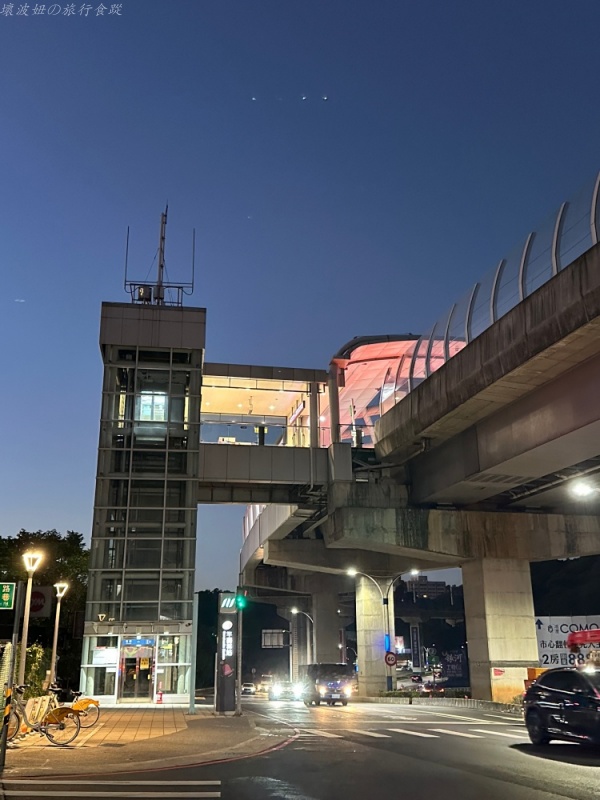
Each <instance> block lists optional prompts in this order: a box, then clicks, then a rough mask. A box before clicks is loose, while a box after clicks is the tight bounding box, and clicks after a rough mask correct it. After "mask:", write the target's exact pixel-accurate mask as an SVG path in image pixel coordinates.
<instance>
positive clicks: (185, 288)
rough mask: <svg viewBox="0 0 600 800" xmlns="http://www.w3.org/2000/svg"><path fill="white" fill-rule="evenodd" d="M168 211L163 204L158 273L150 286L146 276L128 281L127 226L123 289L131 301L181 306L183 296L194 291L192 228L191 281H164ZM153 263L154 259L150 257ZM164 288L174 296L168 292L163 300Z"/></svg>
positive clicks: (194, 236)
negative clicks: (172, 290) (141, 279)
mask: <svg viewBox="0 0 600 800" xmlns="http://www.w3.org/2000/svg"><path fill="white" fill-rule="evenodd" d="M168 212H169V204H168V203H167V205H166V206H165V210H164V211H163V213H162V214H161V215H160V237H159V240H158V275H157V280H156V284H155V285H154V286H152V285H151V284H149V283H148V282H147V281H148V277H146V280H145V281H143V282H142V281H130V280H129V279H128V277H127V266H128V262H129V228H127V241H126V244H125V290H126V291H127V292H129V294H130V295H131V300H132V302H133V303H144V304H145V305H152V304H154V305H157V306H165V305H166V306H182V305H183V296H184V295H191V294H193V292H194V270H195V263H196V230H195V229H194V232H193V236H192V281H191V283H189V282H179V281H177V282H176V283H172V282H171V281H169V280H168V275H167V282H166V283H165V269H166V267H165V243H166V238H167V214H168ZM152 263H154V259H152ZM165 289H169V290H170V289H174V290H175V291H176V293H177V294H176V296H175V297H172V295H171V293H170V292H169V296H168V299H167V300H165Z"/></svg>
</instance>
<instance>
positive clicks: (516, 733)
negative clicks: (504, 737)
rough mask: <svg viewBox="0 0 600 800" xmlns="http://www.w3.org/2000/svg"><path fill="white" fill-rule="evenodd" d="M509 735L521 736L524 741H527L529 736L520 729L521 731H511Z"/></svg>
mask: <svg viewBox="0 0 600 800" xmlns="http://www.w3.org/2000/svg"><path fill="white" fill-rule="evenodd" d="M511 733H514V735H515V736H523V737H524V738H525V739H529V734H528V733H527V731H524V730H523V729H522V728H521V730H518V731H517V730H514V729H513V730H511Z"/></svg>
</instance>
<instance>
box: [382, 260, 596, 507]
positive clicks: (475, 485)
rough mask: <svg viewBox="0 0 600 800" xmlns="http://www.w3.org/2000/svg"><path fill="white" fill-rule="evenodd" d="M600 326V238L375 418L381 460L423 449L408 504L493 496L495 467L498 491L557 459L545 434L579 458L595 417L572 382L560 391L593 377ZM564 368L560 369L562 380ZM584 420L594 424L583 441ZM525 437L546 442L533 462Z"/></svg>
mask: <svg viewBox="0 0 600 800" xmlns="http://www.w3.org/2000/svg"><path fill="white" fill-rule="evenodd" d="M599 334H600V244H599V245H596V246H595V247H593V248H592V249H591V250H589V251H588V252H587V253H585V254H584V255H583V256H581V257H580V258H579V259H577V261H575V262H574V263H573V264H572V265H571V266H570V267H569V269H566V270H563V271H562V272H560V273H559V274H558V275H557V276H556V277H554V278H553V279H552V280H550V281H549V282H548V283H546V284H544V285H543V286H542V287H541V288H540V289H539V290H538V291H536V292H534V294H532V295H531V296H530V297H528V298H527V299H526V300H524V301H523V302H521V303H519V304H518V305H517V306H515V308H513V309H512V310H511V311H510V312H509V313H508V314H506V315H505V316H503V317H502V318H501V319H500V320H499V321H498V322H496V323H495V324H494V325H493V326H492V327H491V328H488V329H487V330H486V331H485V332H484V333H482V334H481V335H480V336H478V337H477V338H476V339H475V340H474V341H473V342H471V343H470V344H469V345H468V347H466V348H464V349H463V350H462V351H461V352H459V353H457V354H456V355H455V356H454V357H453V358H451V359H450V360H449V361H448V362H447V363H446V364H445V365H444V366H443V367H441V368H440V369H439V370H437V371H436V372H435V373H433V374H432V375H430V376H429V377H428V379H427V380H426V381H423V382H422V383H421V384H420V385H419V386H417V387H415V388H414V389H413V391H412V392H411V393H410V394H409V395H408V396H407V397H406V398H404V400H402V401H401V402H400V403H398V404H397V405H396V406H394V407H393V408H392V409H390V410H389V411H388V412H387V413H386V414H384V415H383V417H382V418H381V419H380V420H379V421H378V422H377V423H376V426H375V431H376V451H377V454H378V455H379V456H380V458H382V459H384V460H385V461H388V462H390V463H394V462H396V463H397V462H402V461H404V460H406V458H409V457H412V456H414V455H415V446H416V445H418V444H419V443H425V444H426V446H427V448H428V452H426V453H424V454H423V455H420V456H417V457H416V458H415V459H414V462H413V463H412V464H411V477H412V483H413V491H412V495H411V497H412V498H413V499H414V500H415V502H417V503H420V502H433V501H440V502H452V500H453V499H454V497H456V501H457V502H474V501H477V500H479V499H481V498H485V497H488V496H491V495H492V494H497V493H498V485H499V484H498V476H497V475H496V474H495V473H496V472H498V471H500V470H501V471H502V472H503V477H504V478H505V481H504V483H503V484H502V487H501V490H504V489H506V488H509V487H510V486H511V485H514V486H517V485H519V483H520V480H521V478H522V477H523V476H525V477H534V476H536V477H539V476H541V475H545V474H548V473H549V472H551V471H552V469H553V467H554V464H555V463H557V464H560V458H558V457H557V448H556V447H554V449H552V448H553V446H552V443H551V440H552V439H553V438H558V439H560V438H561V437H564V436H567V435H569V436H570V441H567V440H566V439H565V440H563V442H562V448H560V449H561V451H562V457H563V459H564V458H567V459H568V458H569V457H572V458H573V459H577V458H578V456H577V455H575V454H574V453H575V452H580V453H581V454H582V458H581V459H580V460H583V459H584V458H585V457H586V454H587V453H586V447H587V450H588V451H589V447H590V446H591V444H593V442H594V441H597V433H598V430H597V427H598V419H597V416H598V415H597V414H596V415H595V416H594V411H593V410H590V408H589V403H588V407H585V398H581V397H576V394H577V393H576V391H575V387H574V385H571V397H570V398H569V396H568V394H565V389H568V385H569V383H571V381H572V380H573V381H577V380H579V381H583V383H584V384H585V382H586V381H590V380H591V381H592V383H593V384H594V385H595V384H596V383H598V381H599V380H600V378H599V376H598V371H599V369H600V364H599V363H597V362H596V361H594V362H590V364H584V362H586V361H588V360H589V359H593V357H594V356H598V355H599V354H600V335H599ZM579 365H582V366H579ZM575 367H578V369H579V371H578V372H575V371H574V368H575ZM567 372H569V377H566V378H565V379H564V380H563V381H562V382H561V380H560V378H561V376H564V375H565V373H567ZM578 376H579V377H578ZM549 384H551V386H548V385H549ZM542 386H543V387H544V389H543V390H541V391H539V392H538V393H537V395H536V394H535V391H536V389H538V390H539V388H540V387H542ZM552 387H553V388H552ZM550 389H552V393H553V394H554V396H553V397H550V395H548V396H546V398H545V402H544V393H545V392H546V391H550ZM532 393H533V394H532ZM530 394H531V395H532V397H531V398H527V397H526V395H530ZM536 403H537V404H538V406H539V408H536ZM552 403H553V404H554V405H553V406H552V408H553V411H552V410H551V404H552ZM511 404H512V405H511ZM519 404H520V405H519ZM582 404H583V405H582ZM508 406H511V407H510V408H509V409H507V407H508ZM544 410H545V416H544V415H543V413H542V412H544ZM548 414H550V416H548ZM559 414H560V420H557V419H556V417H557V415H559ZM492 415H495V416H492ZM532 415H533V416H532ZM532 419H533V420H534V424H533V425H531V421H532ZM555 423H556V424H555ZM586 426H588V429H587V430H586ZM589 426H595V427H594V428H593V432H594V434H595V435H594V437H593V439H591V440H590V432H591V430H592V428H589ZM524 430H525V431H526V432H527V436H525V437H523V436H522V433H523V431H524ZM577 435H578V436H579V441H576V440H577ZM535 437H537V438H535ZM590 442H591V444H590ZM444 443H446V447H445V448H444ZM526 444H528V445H529V447H530V448H535V447H542V446H545V448H546V451H545V453H544V454H543V455H544V458H542V457H541V455H542V453H540V458H539V459H538V464H537V466H536V467H534V465H533V464H532V463H531V459H530V460H529V462H528V463H527V461H526V460H525V455H526V454H524V453H523V446H525V445H526ZM571 445H573V446H571ZM511 446H512V447H513V452H512V453H511V451H510V448H511ZM575 446H577V449H576V448H575ZM517 456H523V458H522V460H521V463H520V464H518V463H517V462H515V461H513V462H512V463H511V457H512V458H513V459H514V458H515V457H517ZM573 463H576V461H571V464H573ZM501 465H502V466H501ZM536 470H537V475H535V474H534V473H536ZM436 472H439V473H440V475H439V477H438V478H437V479H436V477H435V473H436ZM432 473H434V477H433V478H432V477H431V476H432ZM511 475H512V476H514V481H512V482H511ZM474 476H478V477H477V480H474ZM469 478H470V479H471V484H470V492H469V491H468V481H467V479H469ZM453 492H455V495H454V494H453Z"/></svg>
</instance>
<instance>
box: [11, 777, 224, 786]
mask: <svg viewBox="0 0 600 800" xmlns="http://www.w3.org/2000/svg"><path fill="white" fill-rule="evenodd" d="M2 783H4V784H7V783H18V784H21V783H25V784H27V785H28V786H48V785H50V784H58V785H59V786H85V785H86V784H88V785H91V786H175V787H176V786H220V785H221V781H120V780H119V779H118V778H116V777H115V779H114V780H112V781H82V780H76V781H75V780H61V781H58V780H52V779H51V778H46V777H44V778H40V779H38V780H36V779H35V778H3V779H2Z"/></svg>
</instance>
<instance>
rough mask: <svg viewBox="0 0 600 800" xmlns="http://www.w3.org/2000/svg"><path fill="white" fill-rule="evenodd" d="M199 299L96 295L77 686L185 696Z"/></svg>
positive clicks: (126, 694) (109, 695)
mask: <svg viewBox="0 0 600 800" xmlns="http://www.w3.org/2000/svg"><path fill="white" fill-rule="evenodd" d="M205 322H206V311H205V309H203V308H183V307H182V306H166V305H151V304H149V303H147V302H143V296H142V300H141V301H139V302H133V303H103V305H102V318H101V327H100V348H101V352H102V359H103V363H104V377H103V387H102V409H101V421H100V437H99V446H98V467H97V477H96V493H95V501H94V516H93V528H92V542H91V563H90V575H89V588H88V598H87V605H86V621H85V632H84V646H83V655H82V667H81V689H82V691H84V692H85V693H86V694H91V695H94V696H95V697H99V698H101V699H104V700H105V701H107V702H119V701H122V702H140V703H143V702H146V703H148V702H153V701H155V699H156V697H157V695H158V693H159V692H162V694H163V696H164V700H165V702H182V701H185V700H187V698H188V696H189V690H190V681H191V674H190V670H191V641H192V604H193V596H194V565H195V545H196V518H197V506H198V498H197V484H198V448H199V442H200V435H199V425H200V392H201V384H202V366H203V359H204V346H205Z"/></svg>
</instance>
